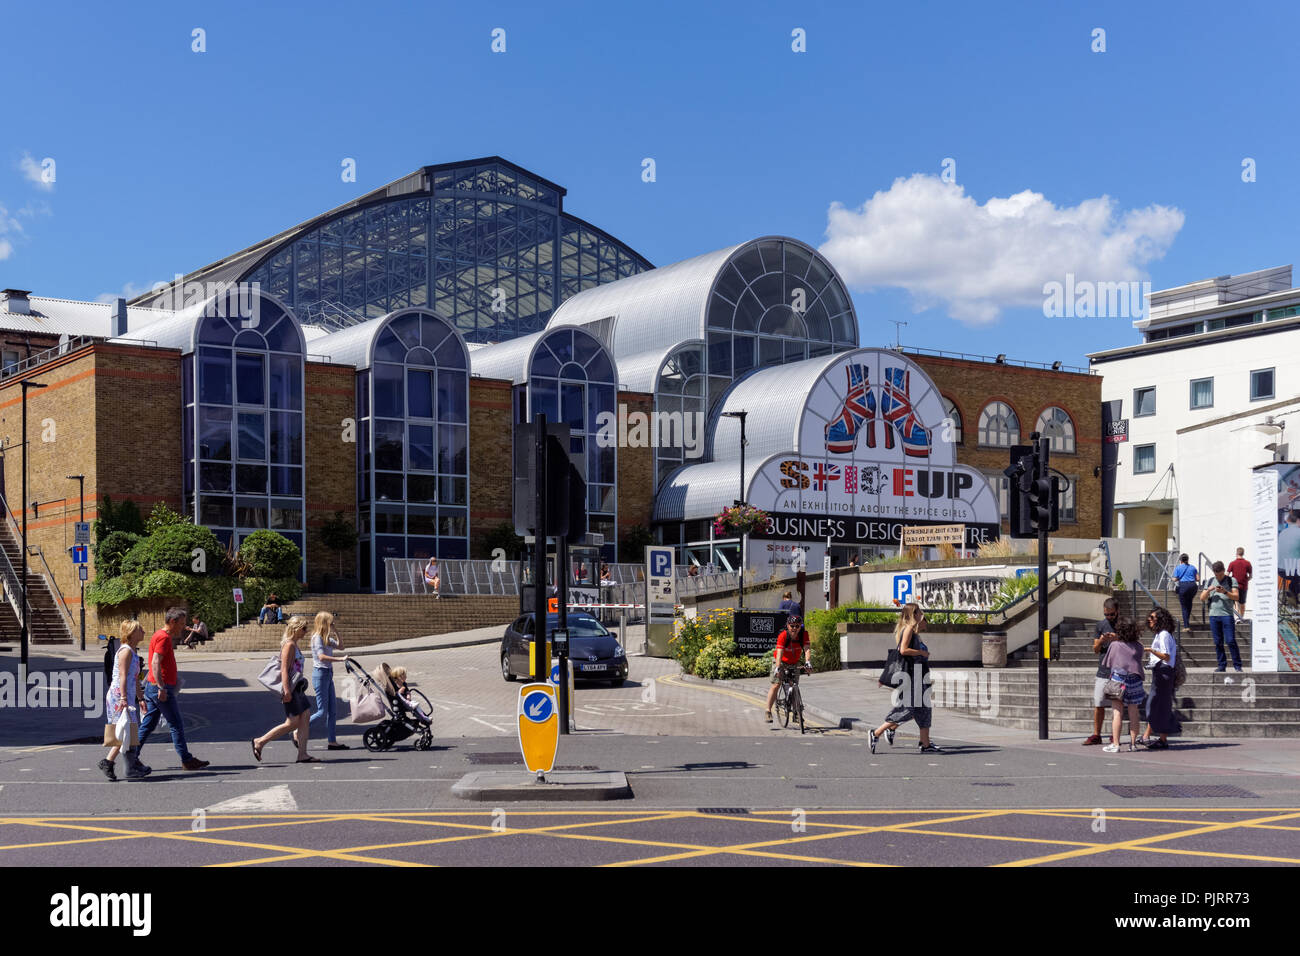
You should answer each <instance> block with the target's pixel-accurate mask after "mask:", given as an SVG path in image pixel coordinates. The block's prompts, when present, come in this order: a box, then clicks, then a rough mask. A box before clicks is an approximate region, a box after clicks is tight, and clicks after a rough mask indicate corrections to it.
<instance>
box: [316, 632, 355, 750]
mask: <svg viewBox="0 0 1300 956" xmlns="http://www.w3.org/2000/svg"><path fill="white" fill-rule="evenodd" d="M338 646H339V632H338V631H336V630H335V629H334V615H333V614H331V613H330V612H329V611H321V612H320V613H319V614H317V615H316V629H315V630H314V631H313V632H312V635H311V660H312V669H311V683H312V686H313V687H314V688H315V689H316V711H315V713H313V714H312V715H311V719H310V721H309V722H314V721H315V720H316V718H317V717H320V716H322V715H324V717H325V734H326V736H327V737H328V738H329V749H330V750H349V749H351V748H349V747H348V745H347V744H341V743H339V742H338V741H337V740H335V739H334V725H335V716H334V714H335V699H336V698H335V696H334V664H335V662H336V661H346V660H347V659H348V656H347V655H346V654H340V655H337V656H336V655H334V654H331V653H330V649H331V648H337V647H338Z"/></svg>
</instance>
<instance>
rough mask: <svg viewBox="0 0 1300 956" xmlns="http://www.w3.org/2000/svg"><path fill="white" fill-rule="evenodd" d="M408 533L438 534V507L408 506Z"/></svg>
mask: <svg viewBox="0 0 1300 956" xmlns="http://www.w3.org/2000/svg"><path fill="white" fill-rule="evenodd" d="M406 533H407V534H424V535H431V536H432V535H436V534H437V533H438V509H437V508H408V509H407V513H406Z"/></svg>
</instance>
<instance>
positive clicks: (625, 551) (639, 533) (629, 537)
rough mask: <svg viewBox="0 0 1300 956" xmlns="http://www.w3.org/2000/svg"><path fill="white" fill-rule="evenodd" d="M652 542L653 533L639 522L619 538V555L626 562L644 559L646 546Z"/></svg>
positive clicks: (653, 541)
mask: <svg viewBox="0 0 1300 956" xmlns="http://www.w3.org/2000/svg"><path fill="white" fill-rule="evenodd" d="M654 543H655V539H654V535H653V534H651V533H650V529H649V528H647V527H646V526H645V525H640V524H638V525H633V526H632V527H630V528H628V529H627V530H626V531H625V532H623V536H622V538H621V539H619V549H618V550H619V557H620V558H622V559H623V560H624V561H628V562H638V561H644V560H645V549H646V547H647V546H648V545H652V544H654Z"/></svg>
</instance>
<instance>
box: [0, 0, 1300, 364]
mask: <svg viewBox="0 0 1300 956" xmlns="http://www.w3.org/2000/svg"><path fill="white" fill-rule="evenodd" d="M5 19H6V30H5V33H6V34H7V41H6V47H7V49H6V55H7V57H8V58H9V66H10V68H9V69H8V70H7V71H6V76H5V80H4V81H3V82H4V85H5V87H6V95H5V96H4V97H3V104H2V105H0V118H2V119H3V124H2V125H0V129H3V138H2V140H0V283H2V284H3V285H4V286H18V287H21V288H29V289H34V290H35V291H36V293H37V294H48V295H57V296H64V297H69V298H87V299H93V298H96V297H97V296H100V295H103V294H105V293H117V292H120V291H122V290H123V289H124V288H127V289H129V290H142V289H145V288H147V287H148V286H149V285H151V284H152V283H153V282H155V281H157V280H160V279H165V278H169V277H170V276H171V275H172V274H173V273H175V272H185V271H189V270H191V269H194V268H197V267H199V266H202V265H205V264H206V263H208V262H211V261H213V260H214V259H217V258H220V257H221V256H223V255H227V254H229V253H232V252H235V251H237V250H238V249H241V248H243V247H244V246H246V245H249V244H251V243H253V242H255V241H257V240H259V239H262V238H265V237H267V236H269V235H272V234H274V233H276V232H278V231H280V230H282V229H285V228H287V227H289V226H291V225H294V224H296V223H298V222H300V221H302V220H304V219H307V218H309V217H311V216H313V215H315V214H317V213H319V212H322V211H324V210H326V209H328V208H331V207H333V206H336V205H338V204H340V203H343V202H346V201H347V200H349V199H351V198H353V197H355V196H357V195H360V194H361V193H363V192H366V191H368V190H370V189H373V188H375V187H377V186H379V185H382V184H384V183H386V182H389V181H391V180H393V179H397V178H399V177H401V176H402V175H405V174H406V173H409V172H411V171H412V170H414V169H416V168H417V167H418V166H421V165H425V164H429V163H437V162H446V161H452V160H457V159H464V158H471V157H475V156H482V155H491V154H498V155H501V156H504V157H506V158H507V159H510V160H512V161H514V162H516V163H518V164H520V165H522V166H524V167H526V168H528V169H532V170H534V171H535V172H537V173H538V174H540V175H543V176H546V177H548V178H550V179H553V180H555V181H556V182H558V183H560V184H562V185H564V186H566V187H567V188H568V190H569V194H568V197H567V199H566V208H568V209H569V210H570V211H571V212H573V213H574V214H576V215H578V216H581V217H582V218H584V219H587V220H589V221H591V222H594V223H596V224H597V225H599V226H601V227H602V228H604V229H606V230H608V231H610V232H611V233H613V234H614V235H616V236H618V237H619V238H621V239H623V240H624V241H625V242H627V243H628V244H629V245H631V246H632V247H633V248H635V249H637V250H638V251H639V252H641V253H642V254H643V255H645V256H647V257H648V258H650V260H651V261H652V262H654V263H655V264H657V265H663V264H667V263H669V262H673V261H675V260H678V259H682V258H686V257H688V256H691V255H695V254H698V253H701V252H706V251H709V250H712V249H715V248H719V247H721V246H724V245H729V244H732V243H735V242H738V241H741V240H744V239H747V238H751V237H754V236H758V235H763V234H771V233H779V234H787V235H792V236H795V237H798V238H801V239H803V240H805V241H807V242H810V243H812V244H813V245H816V246H818V247H822V248H823V249H824V251H825V252H826V253H827V255H828V256H830V258H831V260H832V261H833V262H835V264H836V265H837V267H838V268H840V270H841V272H842V274H844V276H845V278H846V280H847V281H849V284H850V287H851V288H852V289H853V292H854V300H855V303H856V305H857V309H858V314H859V318H860V321H861V324H862V331H861V338H862V343H863V344H864V345H879V344H885V343H892V341H893V339H894V335H895V326H894V325H893V324H892V323H891V321H890V320H893V319H898V320H901V321H906V322H908V323H909V324H908V325H907V327H906V328H904V329H903V330H902V332H901V337H902V341H903V343H904V345H908V344H911V345H918V346H920V345H924V346H929V347H935V348H944V349H950V350H955V351H966V352H973V353H979V354H986V355H987V354H996V353H998V352H1005V353H1007V354H1008V355H1009V356H1011V357H1013V358H1022V359H1029V360H1036V361H1052V360H1054V359H1061V360H1062V361H1064V362H1066V363H1067V364H1085V360H1084V357H1083V356H1084V354H1085V353H1086V352H1088V351H1092V350H1096V349H1100V348H1106V347H1112V346H1116V345H1122V344H1125V343H1128V342H1133V341H1136V338H1137V336H1136V333H1135V332H1134V331H1133V329H1132V328H1131V320H1130V319H1128V318H1121V317H1110V318H1069V319H1065V318H1062V319H1049V318H1045V317H1044V315H1043V310H1042V306H1041V299H1042V294H1041V287H1042V284H1043V282H1044V281H1045V279H1059V280H1061V281H1063V280H1064V278H1065V273H1066V272H1074V273H1076V275H1078V276H1079V277H1080V278H1087V277H1091V278H1092V279H1094V280H1100V281H1119V280H1126V281H1127V280H1129V279H1149V280H1150V281H1151V282H1152V286H1153V287H1154V288H1157V289H1159V288H1165V287H1168V286H1171V285H1177V284H1181V283H1184V282H1189V281H1193V280H1195V279H1201V278H1206V277H1210V276H1215V275H1221V274H1225V273H1231V272H1243V271H1249V270H1252V269H1258V268H1264V267H1267V266H1274V265H1282V264H1286V263H1289V262H1292V261H1294V260H1295V259H1296V255H1295V252H1294V248H1295V243H1294V240H1293V239H1292V238H1291V233H1292V232H1293V230H1292V229H1291V228H1289V227H1290V224H1291V222H1292V220H1293V219H1294V218H1295V217H1294V210H1295V208H1296V205H1297V199H1300V178H1298V177H1297V175H1296V168H1295V166H1296V155H1297V142H1296V139H1297V137H1296V134H1295V128H1294V123H1293V121H1292V120H1293V113H1294V92H1293V91H1294V88H1295V82H1294V75H1295V74H1294V58H1295V56H1294V51H1293V49H1292V47H1293V44H1292V40H1291V38H1292V37H1293V36H1294V33H1295V27H1296V25H1297V24H1296V20H1297V16H1296V14H1295V13H1294V11H1292V10H1288V9H1286V8H1285V7H1284V6H1282V5H1276V4H1264V3H1260V4H1253V3H1237V4H1234V5H1233V6H1231V7H1224V6H1222V5H1211V4H1208V3H1196V2H1191V3H1188V2H1179V3H1154V2H1148V3H1142V4H1131V3H1087V4H1083V3H1043V2H1038V3H993V4H962V3H952V2H948V3H936V4H929V3H920V2H918V3H907V4H894V3H883V2H860V3H781V4H764V3H717V4H712V3H708V4H706V3H672V2H668V3H655V4H648V5H647V4H642V5H636V6H632V5H626V6H624V5H618V6H611V5H608V4H602V3H590V4H558V5H557V4H515V3H508V4H491V3H485V4H478V5H473V6H470V5H451V4H441V3H440V4H432V3H393V2H385V0H372V2H369V3H364V4H359V3H351V2H349V3H311V4H307V3H274V4H266V3H263V4H252V3H215V2H208V3H137V4H132V5H130V6H129V7H123V6H108V5H103V4H98V3H96V4H48V5H36V4H24V5H10V6H9V7H8V8H7V10H6V14H5ZM196 27H197V28H202V29H204V30H205V31H206V43H207V51H206V52H204V53H195V52H192V51H191V43H192V40H191V31H192V30H193V29H194V28H196ZM498 27H499V28H502V29H504V30H505V31H506V52H505V53H503V54H496V53H493V52H492V51H491V49H490V45H491V41H492V38H491V31H492V30H493V29H494V28H498ZM796 28H801V29H803V30H805V31H806V36H807V41H806V45H807V52H804V53H795V52H793V51H792V49H791V44H792V37H791V32H792V30H794V29H796ZM1096 28H1101V29H1104V30H1105V45H1106V49H1105V52H1093V50H1092V46H1093V45H1094V42H1095V41H1094V38H1093V30H1094V29H1096ZM47 157H48V158H50V159H53V160H54V161H55V170H56V178H55V181H54V183H52V184H49V183H41V182H39V179H40V169H41V163H42V162H43V160H44V159H45V158H47ZM345 157H351V158H354V159H355V160H356V161H357V182H356V183H344V182H342V181H341V179H340V175H339V173H340V162H341V160H342V159H343V158H345ZM646 157H651V158H653V159H654V160H655V163H656V173H657V178H656V181H655V182H653V183H646V182H643V181H642V178H641V169H642V166H641V163H642V160H643V159H644V158H646ZM1246 158H1251V159H1253V160H1254V161H1255V163H1256V181H1254V182H1249V183H1247V182H1243V181H1242V162H1243V160H1245V159H1246ZM945 159H951V160H954V161H955V169H952V172H954V173H955V182H947V181H945V180H944V179H943V178H941V174H942V173H943V172H944V166H943V163H944V160H945ZM950 168H951V167H950ZM949 178H952V177H951V176H950V177H949ZM899 180H901V181H902V182H900V183H898V184H897V185H896V181H899ZM1104 197H1105V198H1104ZM864 203H870V205H869V206H868V207H867V208H866V209H865V210H864ZM833 204H839V205H840V206H841V207H843V209H842V212H841V214H840V215H839V218H838V221H837V225H836V227H835V230H834V232H832V233H831V234H828V227H829V226H830V224H831V219H830V212H831V209H832V206H833ZM918 309H919V310H920V311H917V310H918Z"/></svg>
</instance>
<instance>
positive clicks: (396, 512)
mask: <svg viewBox="0 0 1300 956" xmlns="http://www.w3.org/2000/svg"><path fill="white" fill-rule="evenodd" d="M405 522H406V516H405V513H404V512H403V510H402V509H401V508H383V507H380V508H376V509H375V532H376V533H377V534H405V533H406V523H405Z"/></svg>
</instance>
